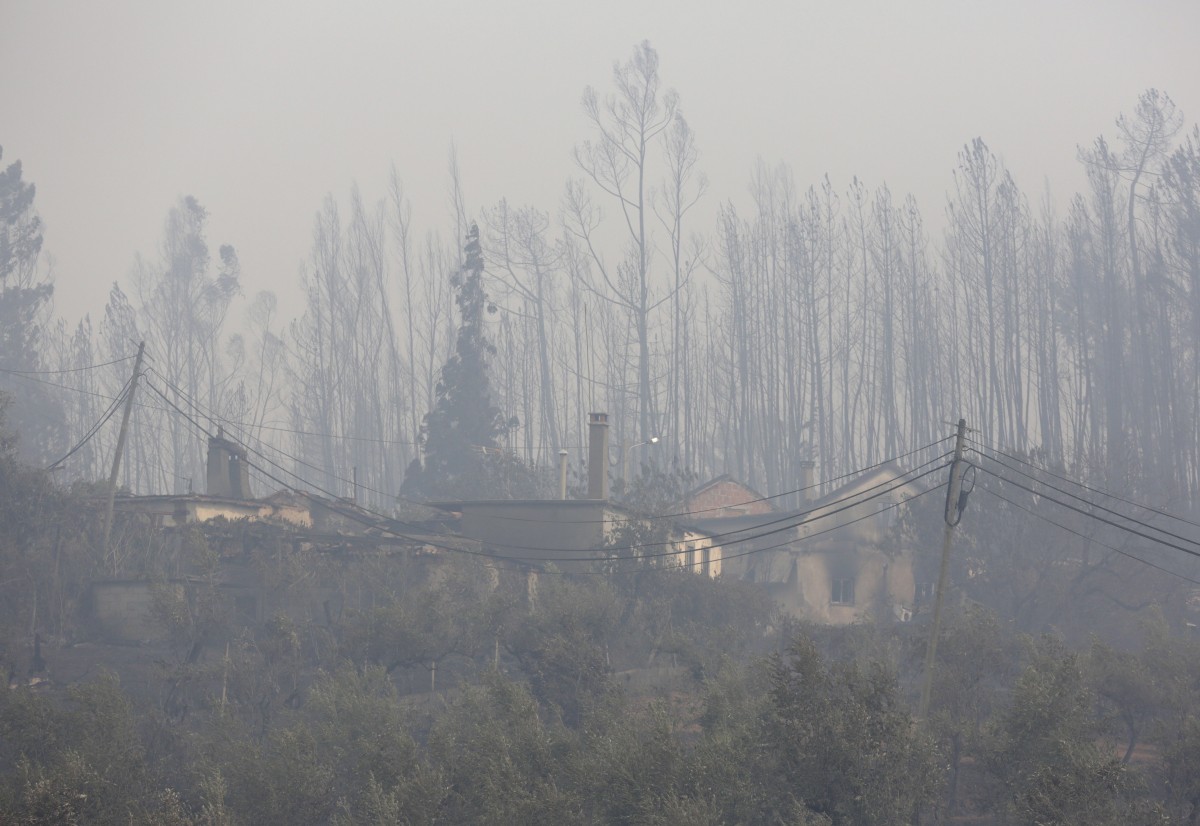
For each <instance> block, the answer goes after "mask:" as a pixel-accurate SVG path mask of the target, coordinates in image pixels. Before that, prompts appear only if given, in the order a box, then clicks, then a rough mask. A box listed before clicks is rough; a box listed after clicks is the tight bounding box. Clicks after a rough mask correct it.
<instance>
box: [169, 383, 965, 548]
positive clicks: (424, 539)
mask: <svg viewBox="0 0 1200 826" xmlns="http://www.w3.org/2000/svg"><path fill="white" fill-rule="evenodd" d="M146 384H147V387H150V388H151V389H152V390H153V392H154V393H156V394H157V395H158V396H159V397H160V398H162V399H163V400H164V401H166V402H167V404H169V405H170V406H171V407H173V408H174V409H175V410H176V412H178V413H179V414H180V415H181V416H183V417H184V418H185V419H187V420H188V421H189V422H190V423H191V424H192V425H193V426H194V427H196V428H197V429H199V430H200V431H201V432H202V433H204V434H205V435H207V436H209V437H211V436H212V434H211V433H209V431H208V430H207V429H206V428H205V427H204V426H203V425H201V424H200V423H199V422H197V421H196V420H195V418H193V417H192V416H191V415H190V414H189V413H187V412H185V411H184V410H182V409H181V408H179V407H178V406H177V405H175V403H174V402H173V401H172V400H171V399H170V398H168V397H167V396H166V394H164V393H163V392H162V391H161V390H159V389H158V388H157V387H156V386H155V385H154V384H153V383H151V382H149V381H147V383H146ZM247 464H249V465H250V466H251V467H253V468H255V469H256V470H257V471H258V472H259V473H261V474H263V475H264V476H266V477H267V478H269V479H272V480H274V481H275V482H277V483H278V484H280V485H283V486H284V487H285V488H289V489H295V486H294V485H292V484H291V483H289V482H286V481H285V480H283V479H280V478H279V477H277V476H275V475H274V474H272V473H270V472H269V471H267V470H265V469H264V468H262V467H259V466H257V465H255V464H254V463H253V462H250V461H249V460H247ZM940 469H941V468H931V469H930V470H927V471H925V472H924V473H921V474H919V475H917V476H915V477H914V478H912V479H904V478H903V477H900V478H898V479H894V480H892V482H894V483H895V484H894V486H893V487H892V488H889V489H887V490H883V491H880V492H878V493H876V494H874V495H872V496H869V497H866V498H859V497H861V496H862V494H863V493H865V492H866V491H865V490H864V491H858V492H856V493H854V494H852V495H851V496H848V497H846V498H845V499H843V500H836V501H834V502H831V503H826V504H824V505H822V506H821V507H820V508H815V509H813V511H810V512H805V513H802V514H789V515H787V516H785V517H782V518H781V519H779V520H772V522H779V521H783V520H785V519H795V518H797V517H798V516H804V515H808V514H810V513H812V512H815V511H818V510H820V511H824V512H823V513H821V514H820V515H818V516H816V517H814V518H813V519H806V520H803V521H801V522H795V523H793V524H790V525H785V526H783V527H778V528H775V529H772V530H770V531H763V532H760V533H748V531H750V530H751V529H743V530H739V531H731V532H728V533H717V534H710V535H708V536H707V537H706V540H707V541H712V540H716V539H720V538H723V537H725V536H737V535H739V534H747V535H745V536H740V537H738V538H736V539H732V540H730V541H728V542H723V543H721V547H724V546H726V545H731V544H738V543H741V542H749V541H754V540H757V539H761V538H763V537H765V536H770V535H774V534H778V533H781V532H783V531H786V530H791V529H792V528H795V527H799V526H801V525H805V524H809V523H812V522H816V521H818V520H819V519H825V518H828V517H831V516H834V515H836V514H837V513H841V512H843V511H845V510H848V509H849V508H852V507H857V506H859V505H862V504H865V503H867V502H870V501H873V500H874V499H877V498H879V497H880V496H884V495H886V494H888V493H892V492H894V491H895V490H898V489H899V488H901V487H905V486H907V485H908V484H910V483H911V482H914V481H916V480H917V479H920V478H923V477H925V476H928V475H929V474H931V473H934V472H936V471H938V470H940ZM289 473H290V474H291V475H292V476H295V477H296V478H297V479H300V480H301V481H303V482H305V483H306V484H309V485H310V486H311V487H312V488H313V489H314V490H316V491H318V492H320V493H323V494H325V495H326V496H329V497H330V498H331V499H332V500H334V501H333V502H332V504H331V505H330V507H331V509H333V510H334V511H335V512H337V513H340V514H341V515H343V516H345V517H347V518H350V519H352V520H354V521H357V522H359V523H360V524H364V525H366V526H368V527H374V528H376V529H381V530H386V531H388V532H389V533H392V534H393V535H394V536H397V537H399V538H402V539H409V540H411V541H414V542H419V543H422V544H426V545H430V546H432V547H439V548H443V549H444V550H448V551H453V552H461V553H470V554H472V555H478V556H485V557H487V558H489V559H497V560H504V561H512V562H566V563H570V562H574V563H581V562H610V561H611V560H612V556H611V552H614V551H621V550H640V549H642V548H646V547H656V546H664V545H673V544H675V542H674V541H668V542H653V543H638V544H634V545H628V546H611V547H608V548H599V549H594V550H591V551H589V553H596V552H605V554H606V555H604V556H596V557H583V556H581V555H578V554H574V555H571V556H565V557H547V556H545V555H541V554H539V555H535V556H514V555H510V554H494V553H485V552H482V551H479V552H473V551H469V550H466V549H463V548H459V547H454V546H446V545H439V544H438V543H436V542H430V541H429V539H430V537H428V536H417V537H414V536H410V535H407V534H405V533H403V532H400V531H396V530H394V529H392V528H389V527H387V526H386V525H381V524H380V523H379V522H377V521H375V520H372V519H368V518H367V517H366V516H363V515H362V514H368V515H370V516H373V517H375V518H376V519H378V520H383V521H384V522H392V523H396V524H401V525H406V526H407V527H409V528H412V527H415V526H413V525H412V523H407V522H404V521H403V520H397V519H394V518H392V517H389V516H386V515H384V514H380V513H377V512H375V511H372V510H370V509H368V508H364V507H362V506H355V510H356V511H361V512H362V513H361V514H359V513H355V512H354V511H348V510H346V509H345V508H344V507H343V506H342V503H341V502H340V498H339V497H337V496H336V495H334V494H332V493H330V492H329V491H325V490H323V489H322V488H321V487H320V486H318V485H314V484H312V483H311V482H309V481H308V480H305V479H304V478H303V477H302V476H300V475H299V474H296V473H294V472H289ZM882 484H884V483H881V484H880V485H875V486H873V487H872V488H869V489H867V490H873V489H875V488H878V487H880V486H881V485H882ZM851 499H853V500H854V501H852V502H850V503H849V504H847V505H843V506H842V507H840V508H833V509H830V510H827V509H828V508H830V506H831V505H836V504H839V502H843V501H847V500H851ZM435 536H438V537H443V535H438V534H435ZM443 538H454V539H457V538H459V537H449V536H444V537H443ZM501 547H504V546H501ZM508 547H513V546H508ZM520 550H529V551H546V552H549V553H553V552H559V553H562V552H563V551H564V549H562V548H529V547H522V548H520ZM686 552H687V549H682V550H677V551H669V552H665V553H660V554H644V553H643V554H639V558H642V559H650V558H657V557H662V556H677V555H679V554H681V553H686Z"/></svg>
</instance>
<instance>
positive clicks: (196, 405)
mask: <svg viewBox="0 0 1200 826" xmlns="http://www.w3.org/2000/svg"><path fill="white" fill-rule="evenodd" d="M151 369H153V368H151ZM154 373H155V375H156V376H158V377H159V378H160V379H162V381H163V383H164V384H166V385H167V386H168V387H169V388H170V389H171V390H173V391H174V392H175V393H176V394H178V395H179V396H180V397H182V398H183V399H184V400H185V401H186V402H187V403H188V405H189V406H190V407H191V408H192V409H193V410H195V411H196V413H197V414H198V415H200V416H202V417H204V418H207V419H209V420H210V421H212V422H214V423H222V424H227V425H231V426H234V427H238V423H236V422H231V421H228V420H226V419H224V418H223V417H221V416H218V415H216V414H215V413H214V412H213V411H211V410H209V409H207V408H206V407H205V406H204V405H202V404H200V402H199V401H197V400H196V399H195V398H193V397H191V396H190V395H188V394H187V393H186V392H184V391H183V390H181V389H180V388H179V387H178V386H176V385H175V384H173V383H172V382H171V381H170V380H169V379H168V378H167V377H166V376H164V375H163V374H162V373H160V372H158V371H157V370H154ZM160 395H161V394H160ZM239 429H240V427H239ZM242 432H243V435H244V437H245V436H249V437H250V438H253V439H254V440H255V441H257V442H258V443H259V444H262V445H264V446H265V445H266V443H265V442H264V441H263V440H262V439H260V438H257V437H254V436H251V435H250V434H246V433H245V431H244V430H243V431H242ZM952 438H954V437H953V436H946V437H945V438H942V439H938V440H937V441H935V442H931V443H930V444H928V445H925V446H923V447H919V448H916V449H914V450H910V451H908V452H907V453H902V454H900V455H899V456H895V457H892V458H890V459H884V460H883V461H881V462H876V463H875V464H873V465H868V466H867V467H864V468H860V469H859V470H856V471H852V472H850V473H844V474H842V475H841V476H835V477H833V478H832V479H827V480H825V481H824V482H821V483H818V484H814V485H808V486H806V487H802V488H797V489H796V490H790V491H785V492H783V493H776V494H773V495H771V496H762V497H759V498H757V499H750V500H747V501H745V502H741V503H738V504H730V505H720V506H717V507H712V508H702V509H699V510H694V511H682V512H679V513H668V514H654V515H646V516H642V517H629V518H626V517H617V518H611V519H610V518H601V519H578V520H575V519H562V520H555V522H556V523H557V524H562V525H591V524H625V523H635V522H645V521H656V520H663V519H678V518H681V517H688V516H695V515H696V514H702V513H711V512H713V511H718V510H725V509H726V508H735V507H744V506H746V505H752V504H757V503H759V502H767V501H770V500H773V499H779V498H781V497H784V496H792V495H794V494H797V493H803V492H805V491H809V490H812V489H813V488H817V487H820V486H821V485H822V484H824V485H828V484H832V483H834V482H839V481H842V480H843V479H849V478H851V477H854V476H861V475H862V474H864V473H868V472H870V471H872V470H876V469H878V468H881V467H884V466H885V465H888V464H891V463H893V462H899V461H901V460H903V459H907V458H908V457H910V456H914V455H916V454H918V453H921V452H923V451H926V450H929V449H930V448H933V447H937V446H938V445H940V444H942V443H943V442H945V441H948V440H949V439H952ZM245 447H247V449H249V450H251V451H252V452H254V453H255V454H257V455H258V456H260V457H262V458H263V459H266V461H268V462H270V463H271V464H272V465H274V466H275V467H277V468H279V469H280V470H283V471H284V472H285V473H291V471H288V470H286V469H285V468H283V467H282V466H281V465H279V464H277V463H276V462H273V461H271V459H269V458H268V457H266V456H265V455H264V454H263V453H261V452H260V451H257V450H255V449H254V448H252V447H249V445H245ZM271 449H272V450H274V451H276V452H277V453H279V454H280V455H282V456H283V457H284V458H287V459H290V460H292V461H293V462H295V463H296V464H298V465H302V466H304V467H307V468H308V469H309V470H312V471H315V472H316V473H321V474H326V473H328V471H326V470H325V469H324V468H320V467H317V466H316V465H314V464H312V463H310V462H307V461H305V460H303V459H301V458H299V457H297V456H293V455H291V454H290V453H288V452H287V451H285V450H282V449H281V448H278V447H274V446H272V447H271ZM946 455H948V454H942V455H941V456H937V457H935V458H934V459H932V460H930V461H927V462H924V463H922V464H920V465H917V467H916V468H914V469H913V470H919V469H921V468H922V467H925V466H926V465H928V464H931V463H932V462H935V461H938V460H939V459H943V458H945V456H946ZM909 472H911V471H909ZM293 475H295V476H296V478H297V479H301V480H302V481H305V483H306V484H308V482H307V480H304V477H302V476H300V475H299V474H293ZM328 475H329V476H330V477H331V478H333V479H334V480H336V481H339V482H342V483H344V484H347V485H357V487H359V488H361V489H363V490H365V491H368V492H370V493H374V494H377V495H379V496H382V497H385V498H388V499H392V498H394V499H397V500H399V501H402V502H408V503H409V504H413V505H420V506H423V507H425V506H427V505H426V503H424V502H417V501H415V500H412V499H407V498H405V497H402V496H399V495H398V494H393V493H388V492H385V491H381V490H377V489H376V488H373V487H371V486H369V485H365V484H362V483H356V482H354V481H352V480H350V479H345V478H343V477H341V476H338V475H337V474H334V473H328ZM902 475H904V474H902ZM880 484H886V482H883V483H880ZM875 487H878V486H875ZM873 489H874V488H867V489H866V490H873ZM863 492H865V491H863ZM793 516H794V514H793ZM494 518H495V519H497V520H500V521H505V522H544V521H546V520H543V519H535V518H528V517H519V516H504V515H499V514H497V515H496V516H495V517H494ZM784 518H787V517H784ZM766 524H770V523H766Z"/></svg>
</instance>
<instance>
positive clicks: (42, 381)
mask: <svg viewBox="0 0 1200 826" xmlns="http://www.w3.org/2000/svg"><path fill="white" fill-rule="evenodd" d="M13 375H15V376H16V377H17V378H19V379H24V380H26V381H34V382H37V383H38V384H44V385H46V386H48V387H57V388H59V389H61V390H70V391H71V392H72V393H82V394H83V395H85V396H92V397H94V398H97V399H103V400H104V401H106V402H111V401H117V400H119V398H120V397H118V396H109V395H107V394H105V393H97V392H96V391H94V390H84V389H83V388H82V387H72V386H71V385H69V384H59V383H58V382H53V381H47V380H46V379H39V378H37V377H36V376H26V375H23V374H21V373H14V374H13ZM133 406H134V407H144V408H146V409H147V410H156V411H158V412H159V413H169V412H170V411H169V410H167V409H166V408H165V407H158V406H157V405H153V404H145V403H144V402H138V401H135V402H134V403H133Z"/></svg>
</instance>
